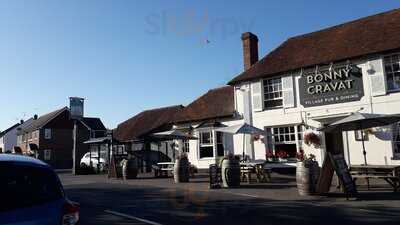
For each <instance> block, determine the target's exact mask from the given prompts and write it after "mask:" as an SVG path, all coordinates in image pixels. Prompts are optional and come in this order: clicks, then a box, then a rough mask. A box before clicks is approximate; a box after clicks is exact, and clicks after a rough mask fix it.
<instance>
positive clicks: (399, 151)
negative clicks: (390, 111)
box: [392, 122, 400, 159]
mask: <svg viewBox="0 0 400 225" xmlns="http://www.w3.org/2000/svg"><path fill="white" fill-rule="evenodd" d="M396 133H397V135H396ZM392 136H393V140H392V144H393V158H395V159H400V122H399V123H397V124H394V125H393V135H392ZM396 139H398V140H396ZM397 144H399V145H397Z"/></svg>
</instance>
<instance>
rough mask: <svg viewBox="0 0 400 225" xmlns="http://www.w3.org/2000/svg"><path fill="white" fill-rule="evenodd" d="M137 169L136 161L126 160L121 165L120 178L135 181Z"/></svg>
mask: <svg viewBox="0 0 400 225" xmlns="http://www.w3.org/2000/svg"><path fill="white" fill-rule="evenodd" d="M138 171H139V167H138V163H137V160H135V159H128V160H125V161H124V163H123V164H122V176H123V178H124V180H129V179H136V178H137V175H138Z"/></svg>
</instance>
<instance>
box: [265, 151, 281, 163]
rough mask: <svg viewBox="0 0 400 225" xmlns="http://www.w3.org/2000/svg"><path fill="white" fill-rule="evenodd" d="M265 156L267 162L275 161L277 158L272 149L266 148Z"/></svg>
mask: <svg viewBox="0 0 400 225" xmlns="http://www.w3.org/2000/svg"><path fill="white" fill-rule="evenodd" d="M265 156H266V158H267V160H268V161H269V162H277V161H278V160H279V159H278V157H277V156H276V155H275V154H274V153H273V151H272V150H267V153H266V154H265Z"/></svg>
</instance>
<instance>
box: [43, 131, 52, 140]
mask: <svg viewBox="0 0 400 225" xmlns="http://www.w3.org/2000/svg"><path fill="white" fill-rule="evenodd" d="M44 138H45V139H47V140H49V139H51V129H44Z"/></svg>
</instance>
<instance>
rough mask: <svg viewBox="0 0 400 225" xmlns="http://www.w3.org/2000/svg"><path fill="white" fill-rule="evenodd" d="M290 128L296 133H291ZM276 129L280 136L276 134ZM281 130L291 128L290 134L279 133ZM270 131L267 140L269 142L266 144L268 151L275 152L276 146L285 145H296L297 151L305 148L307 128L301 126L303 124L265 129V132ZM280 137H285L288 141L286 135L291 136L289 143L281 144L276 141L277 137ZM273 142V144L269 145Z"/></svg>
mask: <svg viewBox="0 0 400 225" xmlns="http://www.w3.org/2000/svg"><path fill="white" fill-rule="evenodd" d="M290 127H293V128H294V132H291V131H290ZM274 128H275V129H278V134H275V132H274ZM279 128H283V129H285V128H289V133H282V134H281V133H280V132H279ZM268 129H269V131H270V133H268V135H269V137H268V138H267V141H266V143H265V145H266V148H268V150H272V151H273V152H275V150H276V149H275V145H284V144H295V145H296V148H297V150H299V149H301V148H303V141H304V131H305V130H306V128H305V127H304V126H303V125H301V124H292V125H285V126H275V127H265V130H266V131H267V132H268ZM278 135H285V137H284V139H286V135H289V139H290V140H288V141H286V140H284V141H283V142H279V141H276V136H278ZM291 135H294V139H293V140H291V139H292V136H291ZM268 142H271V143H268Z"/></svg>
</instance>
